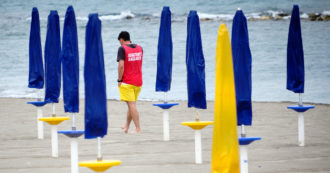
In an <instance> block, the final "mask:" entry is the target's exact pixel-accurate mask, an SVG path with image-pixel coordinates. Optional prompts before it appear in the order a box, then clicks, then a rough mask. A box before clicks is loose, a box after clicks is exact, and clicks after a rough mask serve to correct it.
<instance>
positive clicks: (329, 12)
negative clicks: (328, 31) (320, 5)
mask: <svg viewBox="0 0 330 173" xmlns="http://www.w3.org/2000/svg"><path fill="white" fill-rule="evenodd" d="M321 14H322V15H324V16H330V11H323V12H322V13H321Z"/></svg>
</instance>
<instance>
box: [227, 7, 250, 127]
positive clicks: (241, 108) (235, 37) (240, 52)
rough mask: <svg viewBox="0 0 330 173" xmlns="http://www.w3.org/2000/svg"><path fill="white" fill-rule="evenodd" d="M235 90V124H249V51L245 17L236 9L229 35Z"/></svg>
mask: <svg viewBox="0 0 330 173" xmlns="http://www.w3.org/2000/svg"><path fill="white" fill-rule="evenodd" d="M231 39H232V40H231V45H232V54H233V63H234V75H235V90H236V109H237V124H238V125H251V122H252V104H251V88H252V81H251V62H252V60H251V51H250V46H249V34H248V28H247V22H246V17H245V16H244V13H243V11H242V10H237V11H236V14H235V16H234V20H233V27H232V36H231Z"/></svg>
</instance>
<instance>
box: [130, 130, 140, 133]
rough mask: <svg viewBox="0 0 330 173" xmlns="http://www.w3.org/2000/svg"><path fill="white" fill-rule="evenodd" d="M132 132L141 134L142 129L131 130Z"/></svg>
mask: <svg viewBox="0 0 330 173" xmlns="http://www.w3.org/2000/svg"><path fill="white" fill-rule="evenodd" d="M131 133H132V134H140V133H141V130H137V129H136V130H133V131H131Z"/></svg>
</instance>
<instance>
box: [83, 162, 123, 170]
mask: <svg viewBox="0 0 330 173" xmlns="http://www.w3.org/2000/svg"><path fill="white" fill-rule="evenodd" d="M120 164H121V161H120V160H102V161H94V160H93V161H85V162H79V166H80V167H87V168H89V169H91V170H93V171H95V172H104V171H106V170H108V169H109V168H111V167H113V166H117V165H120Z"/></svg>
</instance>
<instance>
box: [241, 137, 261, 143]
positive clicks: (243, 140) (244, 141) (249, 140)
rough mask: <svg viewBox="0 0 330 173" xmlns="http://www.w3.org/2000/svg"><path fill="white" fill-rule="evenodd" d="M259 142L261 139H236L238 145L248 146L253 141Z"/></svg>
mask: <svg viewBox="0 0 330 173" xmlns="http://www.w3.org/2000/svg"><path fill="white" fill-rule="evenodd" d="M256 140H261V137H240V138H238V142H239V145H249V144H251V143H252V142H253V141H256Z"/></svg>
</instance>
